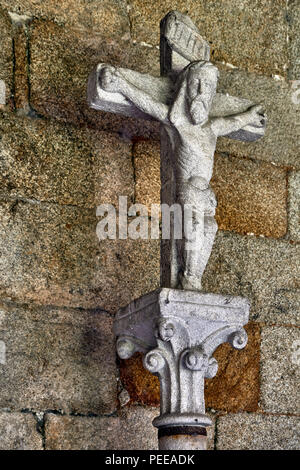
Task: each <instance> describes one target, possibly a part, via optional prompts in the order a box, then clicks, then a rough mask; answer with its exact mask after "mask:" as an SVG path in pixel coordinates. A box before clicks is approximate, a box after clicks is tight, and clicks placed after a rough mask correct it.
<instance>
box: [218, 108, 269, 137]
mask: <svg viewBox="0 0 300 470" xmlns="http://www.w3.org/2000/svg"><path fill="white" fill-rule="evenodd" d="M264 120H265V115H264V113H263V107H262V106H260V105H255V106H252V107H251V108H250V109H248V110H247V111H245V112H244V113H241V114H236V115H232V116H227V117H224V118H221V117H220V118H215V119H212V125H211V126H212V130H213V132H214V133H215V135H216V136H218V137H219V136H222V135H227V134H230V133H231V132H236V131H238V130H239V129H242V128H243V127H245V126H247V125H249V124H252V125H253V126H256V127H262V126H263V124H264Z"/></svg>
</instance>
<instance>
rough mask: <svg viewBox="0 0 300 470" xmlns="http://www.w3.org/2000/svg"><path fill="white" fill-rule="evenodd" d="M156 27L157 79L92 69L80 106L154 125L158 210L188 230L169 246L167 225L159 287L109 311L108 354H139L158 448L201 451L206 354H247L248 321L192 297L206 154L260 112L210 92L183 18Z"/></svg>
mask: <svg viewBox="0 0 300 470" xmlns="http://www.w3.org/2000/svg"><path fill="white" fill-rule="evenodd" d="M160 27H161V40H160V65H161V76H160V77H153V76H151V75H148V74H141V73H138V72H135V71H132V70H129V69H126V68H115V67H112V66H110V65H106V64H98V65H97V66H96V68H95V69H94V70H93V71H92V73H91V75H90V78H89V83H88V103H89V106H91V107H92V108H94V109H97V110H100V111H110V112H114V113H119V114H123V115H125V116H131V117H134V118H141V119H152V120H153V119H154V120H156V121H159V122H160V124H161V182H162V190H161V202H162V203H165V204H168V205H169V206H173V205H178V206H179V207H180V208H182V210H183V219H184V220H183V226H184V227H185V228H186V227H189V228H187V229H186V230H184V234H183V236H182V237H177V236H176V235H175V232H176V217H175V216H174V217H173V218H172V221H171V236H170V237H169V239H167V240H162V243H161V286H162V288H161V289H159V290H157V291H155V292H152V293H150V294H146V295H145V296H143V297H142V298H140V299H138V300H135V301H133V302H131V304H129V305H128V306H127V307H125V308H123V309H121V310H120V311H119V312H118V314H117V317H116V321H115V334H116V336H117V350H118V353H119V355H120V357H122V358H128V357H130V356H131V355H132V354H134V353H135V352H136V351H141V352H143V353H145V354H146V355H145V359H144V364H145V367H146V368H148V369H149V370H150V371H151V372H153V373H154V374H157V375H158V376H159V379H160V386H161V415H160V417H159V418H156V420H154V425H155V426H157V427H158V428H159V442H160V448H161V449H172V448H195V449H202V448H205V445H206V437H205V435H206V433H205V428H206V427H207V426H209V425H210V420H209V418H208V417H207V416H206V415H205V404H204V378H205V377H209V378H211V377H213V376H214V375H215V374H216V372H217V363H216V360H215V359H214V358H212V354H213V352H214V351H215V349H216V348H217V347H218V346H219V344H221V343H222V342H226V341H228V342H229V343H230V344H232V345H233V347H235V348H238V349H241V348H243V347H244V346H245V345H246V343H247V335H246V333H245V331H244V329H243V325H245V324H246V323H247V321H248V314H249V304H248V301H247V300H246V299H242V298H239V297H235V298H233V297H230V296H229V297H228V296H227V297H224V296H221V295H213V294H208V293H203V292H201V278H202V275H203V272H204V269H205V267H206V265H207V262H208V259H209V256H210V253H211V250H212V246H213V242H214V239H215V235H216V232H217V228H218V227H217V224H216V221H215V219H214V215H215V208H216V204H217V203H216V199H215V196H214V194H213V192H212V190H211V188H210V184H209V183H210V179H211V177H212V172H213V163H214V152H215V148H216V143H217V138H218V137H219V136H225V137H228V138H230V139H237V140H241V141H255V140H257V139H259V138H260V137H262V136H263V135H264V131H265V124H266V118H265V115H264V113H263V109H262V107H261V106H259V105H256V104H254V103H251V102H250V101H248V100H246V99H241V98H237V97H232V96H229V95H227V94H221V93H218V92H217V82H218V69H217V67H215V66H214V65H213V64H212V63H211V62H210V50H209V44H208V43H207V41H205V40H204V39H203V38H202V36H201V35H200V33H199V31H198V29H197V27H196V26H195V25H194V24H193V22H192V21H191V20H190V18H189V17H188V16H185V15H183V14H181V13H179V12H175V11H172V12H170V13H168V14H167V15H166V16H165V18H163V20H162V21H161V26H160ZM186 208H188V209H189V211H185V209H186ZM188 214H189V215H188ZM188 222H190V224H188ZM195 235H197V237H196V238H195ZM174 435H176V436H177V437H176V439H175V440H174ZM178 436H180V438H178ZM192 436H193V437H192ZM195 436H197V438H195ZM174 446H175V447H174ZM176 446H177V447H176ZM178 446H180V447H178Z"/></svg>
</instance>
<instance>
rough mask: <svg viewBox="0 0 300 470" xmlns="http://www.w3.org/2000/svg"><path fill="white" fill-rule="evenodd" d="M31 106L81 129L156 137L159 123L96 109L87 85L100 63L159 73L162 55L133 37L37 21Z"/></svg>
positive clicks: (32, 46)
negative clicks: (131, 40) (85, 127)
mask: <svg viewBox="0 0 300 470" xmlns="http://www.w3.org/2000/svg"><path fill="white" fill-rule="evenodd" d="M30 57H31V65H30V81H31V105H32V107H33V108H34V109H35V110H36V111H37V112H38V113H39V114H41V115H44V116H51V117H54V118H55V119H59V120H63V121H70V122H72V123H75V124H77V125H83V126H88V127H93V128H97V129H106V130H114V131H116V132H119V133H120V134H123V135H125V136H127V137H130V136H131V135H144V134H145V135H146V136H150V135H153V134H154V135H156V136H157V137H158V124H157V123H156V122H154V123H153V122H151V121H143V120H135V119H133V118H132V119H129V118H126V117H123V116H116V115H114V114H111V113H104V112H99V111H96V110H93V109H90V108H89V107H88V105H87V100H86V96H87V82H88V76H89V74H90V72H91V70H92V69H93V67H94V66H95V65H96V64H98V63H100V62H104V63H109V64H111V65H116V66H121V67H127V68H133V69H135V70H137V71H139V72H142V73H145V72H148V73H154V74H157V75H159V51H158V50H157V49H154V48H149V47H146V46H142V45H139V44H136V45H132V44H131V43H130V42H129V41H128V38H127V39H122V38H118V40H114V39H112V38H109V37H107V36H105V35H103V34H95V33H94V32H92V31H88V32H86V31H85V32H83V31H80V30H72V29H67V28H63V27H62V26H59V25H57V24H55V23H53V22H50V21H45V22H39V21H34V22H33V23H32V25H31V32H30Z"/></svg>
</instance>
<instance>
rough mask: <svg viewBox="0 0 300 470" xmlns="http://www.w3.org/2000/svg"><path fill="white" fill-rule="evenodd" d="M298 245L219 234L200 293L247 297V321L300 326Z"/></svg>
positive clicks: (224, 233)
mask: <svg viewBox="0 0 300 470" xmlns="http://www.w3.org/2000/svg"><path fill="white" fill-rule="evenodd" d="M299 249H300V247H299V245H295V244H293V243H291V242H289V241H283V240H282V241H281V240H280V241H279V240H272V239H264V238H256V237H246V236H244V237H243V236H239V235H234V234H231V233H229V232H228V233H226V232H221V231H220V232H218V234H217V237H216V241H215V244H214V248H213V250H212V254H211V257H210V260H209V262H208V265H207V267H206V271H205V272H204V276H203V289H204V291H206V292H215V293H223V294H231V295H241V296H243V297H247V298H248V299H249V300H250V302H251V309H250V319H252V320H258V321H262V322H266V323H268V324H274V323H281V324H297V323H298V322H299V290H298V288H299V285H298V279H299V263H298V261H297V260H298V259H299Z"/></svg>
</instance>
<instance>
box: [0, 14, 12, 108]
mask: <svg viewBox="0 0 300 470" xmlns="http://www.w3.org/2000/svg"><path fill="white" fill-rule="evenodd" d="M12 38H13V34H12V27H11V23H10V20H9V17H8V15H7V14H5V13H4V12H3V11H2V10H1V8H0V44H1V52H0V109H4V108H5V106H6V105H7V106H8V107H9V108H12V107H13V100H12V96H11V95H12V83H13V42H12Z"/></svg>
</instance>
